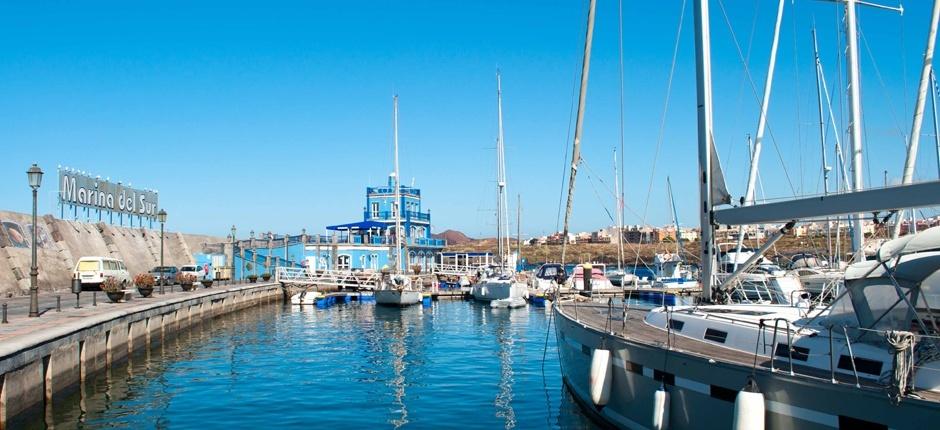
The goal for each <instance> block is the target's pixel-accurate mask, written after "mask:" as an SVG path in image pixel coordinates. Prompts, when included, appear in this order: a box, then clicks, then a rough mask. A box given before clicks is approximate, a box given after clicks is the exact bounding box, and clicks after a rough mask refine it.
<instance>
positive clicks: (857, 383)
mask: <svg viewBox="0 0 940 430" xmlns="http://www.w3.org/2000/svg"><path fill="white" fill-rule="evenodd" d="M842 333H844V334H845V345H846V346H847V347H848V348H849V361H851V362H852V373H854V374H855V387H856V388H861V387H862V383H861V382H860V381H859V379H858V369H856V368H855V354H854V353H852V340H850V339H849V331H848V330H846V328H845V326H842Z"/></svg>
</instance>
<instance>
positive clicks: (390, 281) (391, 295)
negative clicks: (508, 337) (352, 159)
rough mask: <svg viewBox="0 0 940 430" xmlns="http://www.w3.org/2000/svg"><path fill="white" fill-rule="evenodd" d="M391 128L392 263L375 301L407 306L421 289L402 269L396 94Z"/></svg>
mask: <svg viewBox="0 0 940 430" xmlns="http://www.w3.org/2000/svg"><path fill="white" fill-rule="evenodd" d="M393 105H394V109H393V112H394V113H393V124H394V125H393V128H394V139H393V140H394V142H395V172H394V174H393V176H394V177H395V180H394V182H395V183H394V185H395V193H394V196H395V202H394V203H392V212H394V216H395V249H394V250H392V252H390V253H389V257H390V259H391V260H393V263H394V265H393V266H392V267H391V269H390V270H383V271H382V277H381V279H380V280H379V285H378V286H377V288H376V289H375V303H376V304H379V305H385V306H409V305H416V304H418V303H421V291H420V290H418V289H416V288H414V287H413V286H412V283H411V278H409V277H408V275H406V274H404V273H403V271H402V258H401V255H402V243H401V240H402V236H403V234H402V233H403V232H402V228H401V208H402V204H401V203H402V199H401V181H400V179H399V178H400V176H399V172H398V96H397V95H396V96H395V97H394V98H393Z"/></svg>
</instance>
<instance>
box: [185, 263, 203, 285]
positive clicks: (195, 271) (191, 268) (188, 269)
mask: <svg viewBox="0 0 940 430" xmlns="http://www.w3.org/2000/svg"><path fill="white" fill-rule="evenodd" d="M179 273H188V274H190V275H193V276H195V277H196V282H201V281H202V280H204V279H209V276H208V275H209V274H208V273H206V268H205V267H202V266H200V265H198V264H187V265H185V266H180V271H179Z"/></svg>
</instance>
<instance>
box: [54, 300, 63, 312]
mask: <svg viewBox="0 0 940 430" xmlns="http://www.w3.org/2000/svg"><path fill="white" fill-rule="evenodd" d="M55 311H56V312H62V296H55Z"/></svg>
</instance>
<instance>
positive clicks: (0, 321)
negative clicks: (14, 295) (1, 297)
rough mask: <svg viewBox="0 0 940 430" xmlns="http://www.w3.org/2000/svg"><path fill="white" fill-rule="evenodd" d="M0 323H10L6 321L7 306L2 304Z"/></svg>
mask: <svg viewBox="0 0 940 430" xmlns="http://www.w3.org/2000/svg"><path fill="white" fill-rule="evenodd" d="M0 323H2V324H9V323H10V322H9V321H7V304H6V303H4V304H3V320H0Z"/></svg>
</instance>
